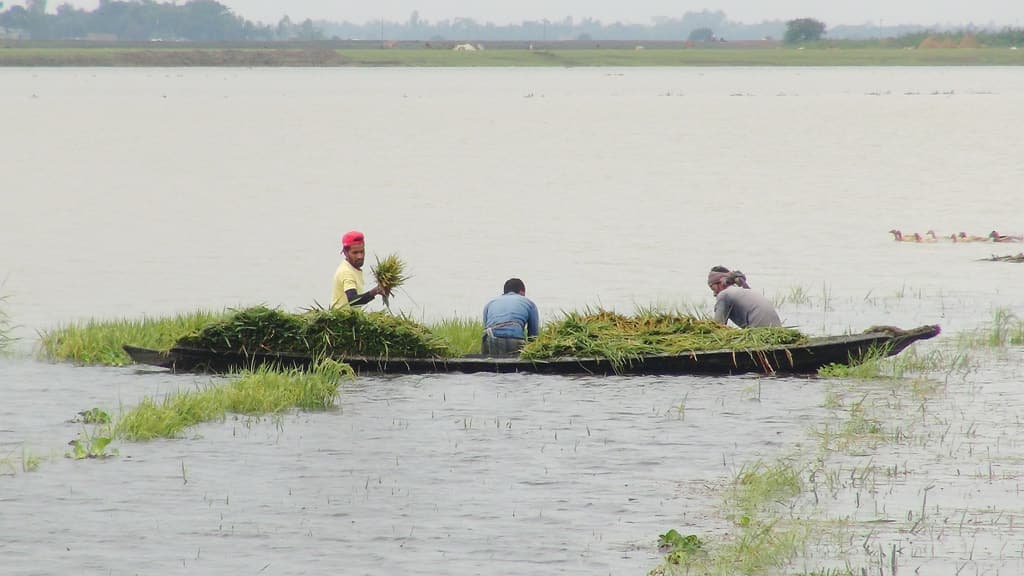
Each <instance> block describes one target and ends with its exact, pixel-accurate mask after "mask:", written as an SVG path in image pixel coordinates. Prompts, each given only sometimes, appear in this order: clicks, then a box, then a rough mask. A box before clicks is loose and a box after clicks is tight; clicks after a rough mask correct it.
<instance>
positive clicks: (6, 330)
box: [0, 285, 16, 353]
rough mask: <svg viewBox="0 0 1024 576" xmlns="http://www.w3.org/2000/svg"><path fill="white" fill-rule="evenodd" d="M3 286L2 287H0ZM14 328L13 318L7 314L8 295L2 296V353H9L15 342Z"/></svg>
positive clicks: (0, 324) (0, 322)
mask: <svg viewBox="0 0 1024 576" xmlns="http://www.w3.org/2000/svg"><path fill="white" fill-rule="evenodd" d="M0 286H2V285H0ZM13 331H14V326H12V325H11V317H10V315H9V314H8V313H7V295H6V294H5V295H3V296H0V353H4V352H7V351H8V350H9V349H10V348H11V346H12V345H13V344H14V342H15V340H16V339H15V338H14V337H13V336H11V333H12V332H13Z"/></svg>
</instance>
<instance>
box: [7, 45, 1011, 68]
mask: <svg viewBox="0 0 1024 576" xmlns="http://www.w3.org/2000/svg"><path fill="white" fill-rule="evenodd" d="M1020 65H1024V50H1015V49H1010V48H994V47H993V48H984V47H983V48H934V49H925V48H897V47H892V48H886V47H877V46H873V47H864V46H858V45H852V46H851V47H843V46H836V45H830V46H827V47H816V46H807V47H791V46H781V45H776V46H770V47H755V48H747V47H741V48H736V47H700V48H685V47H653V48H646V47H644V48H643V49H638V48H637V47H630V48H626V47H620V48H586V49H580V48H558V47H555V48H547V47H545V48H544V49H534V50H530V49H528V48H523V47H508V48H489V49H485V50H479V51H473V52H462V51H455V50H452V49H450V48H425V47H422V46H419V47H397V48H379V47H377V48H369V47H357V48H346V47H334V46H331V45H323V44H318V43H314V44H309V45H301V44H295V43H290V44H287V45H283V46H281V47H275V46H272V45H267V44H258V45H254V46H251V47H250V46H246V45H244V44H233V45H228V46H218V45H211V44H202V45H193V44H178V43H175V44H159V45H157V44H154V45H152V46H150V45H146V44H138V43H136V44H131V45H127V46H118V45H116V44H103V45H96V46H88V45H83V44H80V43H79V44H69V43H54V44H52V45H49V44H46V43H40V42H31V43H17V42H8V43H0V66H146V67H148V66H157V67H159V66H171V67H174V66H242V67H259V66H302V67H306V66H326V67H337V66H354V67H360V66H367V67H373V66H395V67H502V66H522V67H528V66H530V67H535V66H556V67H576V66H1020Z"/></svg>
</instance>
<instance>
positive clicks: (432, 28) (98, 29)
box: [0, 0, 1024, 46]
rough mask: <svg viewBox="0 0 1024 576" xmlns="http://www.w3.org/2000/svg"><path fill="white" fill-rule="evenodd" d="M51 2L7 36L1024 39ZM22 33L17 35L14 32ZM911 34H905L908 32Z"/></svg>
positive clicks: (110, 0) (701, 20)
mask: <svg viewBox="0 0 1024 576" xmlns="http://www.w3.org/2000/svg"><path fill="white" fill-rule="evenodd" d="M46 6H47V0H27V3H26V6H24V7H22V6H12V7H10V8H8V9H6V10H4V9H3V7H4V4H3V2H2V1H0V38H2V37H3V36H4V35H5V33H6V34H7V35H11V34H12V32H11V31H15V32H23V33H24V34H25V35H27V36H28V37H30V38H32V39H36V40H65V39H79V38H95V39H116V40H133V41H141V40H158V39H160V40H189V41H200V42H218V41H245V40H264V41H265V40H323V39H340V40H379V41H381V42H382V43H383V42H385V41H427V42H429V41H435V40H436V41H462V40H473V41H481V42H486V41H524V42H538V41H548V42H557V41H566V40H582V41H594V42H599V41H602V40H608V41H637V42H642V41H684V40H688V41H691V42H725V41H742V40H764V39H771V40H778V39H781V40H783V41H785V42H787V43H792V44H800V43H805V42H815V41H820V40H822V39H823V38H824V37H826V36H827V37H828V39H829V40H842V39H863V40H870V39H884V38H888V39H895V41H896V42H897V43H898V44H899V43H903V44H905V45H908V46H910V45H917V44H919V43H920V42H921V41H922V39H923V38H927V37H929V36H934V35H936V34H939V35H942V34H945V35H957V34H965V33H969V34H972V35H973V36H975V37H976V38H977V40H978V41H979V42H980V43H981V44H983V45H989V46H1020V45H1024V29H1019V28H1004V29H1002V30H998V31H994V30H989V29H985V28H980V27H974V26H968V27H966V28H959V29H951V28H947V29H936V28H928V27H924V26H890V27H887V28H885V27H882V26H880V25H879V26H874V25H871V24H864V25H862V26H848V25H847V26H837V27H835V28H832V29H828V30H826V24H825V23H824V22H822V21H820V20H816V19H814V18H799V19H795V20H789V21H782V20H772V21H765V22H761V23H757V24H744V23H740V22H734V21H731V20H729V19H728V17H726V15H725V13H724V12H722V11H721V10H716V11H710V10H702V11H700V12H686V13H684V14H683V15H682V16H681V17H657V18H654V19H653V20H652V21H651V23H649V24H628V23H622V22H611V23H603V22H601V21H600V20H595V19H592V18H583V19H581V20H575V19H573V18H572V17H566V18H564V19H562V20H526V21H523V22H519V23H513V24H506V25H501V26H499V25H495V24H493V23H491V22H478V21H476V20H474V19H472V18H453V19H443V20H439V21H436V22H430V21H427V20H424V19H422V18H420V16H419V13H418V12H416V11H413V12H412V13H411V14H410V15H409V17H408V18H407V19H406V20H405V21H401V22H393V21H386V20H383V19H381V20H375V21H370V22H364V23H361V24H359V23H353V22H348V21H343V22H328V21H318V22H313V21H311V20H309V19H306V20H304V21H302V22H299V23H293V22H292V21H291V19H290V18H289V17H288V16H284V17H283V18H281V20H280V21H278V22H277V24H276V25H267V24H262V23H253V22H250V21H249V20H246V19H244V18H243V17H241V16H238V15H236V14H234V13H233V12H232V11H231V10H230V9H229V8H228V7H227V6H225V5H223V4H221V3H219V2H217V1H216V0H189V1H186V2H184V3H181V4H177V3H173V2H168V3H161V2H156V1H154V0H100V2H99V6H98V7H97V8H96V9H95V10H92V11H88V10H81V9H77V8H75V7H73V6H71V5H70V4H61V5H60V6H58V7H57V10H56V13H48V12H47V10H46ZM15 35H16V36H17V35H18V34H15ZM904 38H905V39H906V40H903V39H904Z"/></svg>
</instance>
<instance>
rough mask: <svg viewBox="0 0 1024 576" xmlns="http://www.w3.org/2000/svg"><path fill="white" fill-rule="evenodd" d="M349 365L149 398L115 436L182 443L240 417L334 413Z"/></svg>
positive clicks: (260, 375)
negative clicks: (188, 435) (205, 426)
mask: <svg viewBox="0 0 1024 576" xmlns="http://www.w3.org/2000/svg"><path fill="white" fill-rule="evenodd" d="M353 376H354V372H353V371H352V368H351V367H350V366H348V365H347V364H342V363H339V362H335V361H333V360H325V361H322V362H320V363H319V364H318V365H317V366H316V368H315V369H314V370H312V371H309V372H306V371H300V370H289V371H285V372H282V371H276V370H274V369H272V368H268V367H266V366H263V367H260V368H258V369H256V370H253V371H247V372H242V373H241V374H240V377H239V378H238V379H235V380H232V381H231V382H230V383H228V384H226V385H221V386H209V387H206V388H203V389H200V390H196V391H190V392H179V393H175V394H169V395H167V396H165V397H164V399H163V400H162V401H157V400H155V399H153V398H145V399H143V401H142V402H141V403H139V405H138V406H136V407H135V408H134V409H132V410H131V411H130V412H128V413H127V414H124V415H123V416H122V417H121V419H120V420H119V421H118V422H117V424H116V425H115V427H114V434H113V436H115V437H118V438H124V439H125V440H131V441H145V440H152V439H154V438H176V437H178V436H180V435H181V433H182V432H184V431H185V429H187V428H189V427H191V426H194V425H196V424H201V423H203V422H211V421H214V420H220V419H223V418H224V417H225V416H226V415H227V413H228V412H232V413H235V414H248V415H263V414H280V413H282V412H285V411H287V410H289V409H291V408H301V409H303V410H328V409H331V408H333V407H334V406H335V405H336V403H337V400H338V396H339V392H338V388H339V386H340V384H341V379H342V378H343V377H353Z"/></svg>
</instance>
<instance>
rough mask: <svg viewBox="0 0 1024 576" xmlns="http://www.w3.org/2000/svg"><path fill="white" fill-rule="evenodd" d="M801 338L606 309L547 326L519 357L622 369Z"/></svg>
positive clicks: (690, 318)
mask: <svg viewBox="0 0 1024 576" xmlns="http://www.w3.org/2000/svg"><path fill="white" fill-rule="evenodd" d="M803 340H804V336H803V335H802V334H800V333H799V332H798V331H796V330H793V329H791V328H750V329H745V330H740V329H736V328H728V327H726V326H723V325H721V324H718V323H716V322H714V321H712V320H703V319H699V318H695V317H693V316H684V315H678V314H670V313H659V312H650V311H648V312H642V313H640V314H638V315H636V316H623V315H621V314H616V313H615V312H610V311H607V310H602V309H598V310H596V311H591V310H586V311H584V312H570V313H568V314H566V315H565V318H564V319H562V320H561V321H558V322H553V323H549V324H548V325H547V326H545V328H544V330H543V331H541V333H540V335H538V337H537V338H536V339H535V340H533V341H532V342H529V343H527V345H526V346H525V347H524V348H523V351H522V353H521V357H522V358H524V359H527V360H543V359H549V358H557V357H564V356H570V357H573V356H574V357H579V358H595V357H599V358H608V359H609V360H611V361H612V363H613V364H614V365H616V366H622V365H624V364H626V363H628V362H629V361H630V360H632V359H634V358H637V357H639V356H644V355H651V354H682V353H686V352H693V351H697V350H758V349H763V348H767V347H770V346H777V345H780V344H794V343H797V342H800V341H803Z"/></svg>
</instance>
